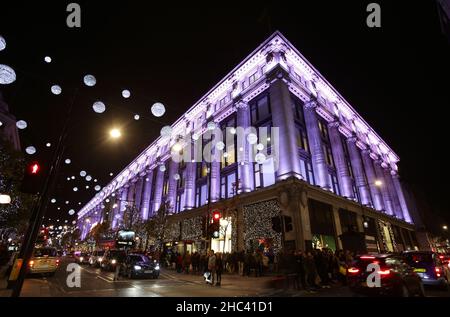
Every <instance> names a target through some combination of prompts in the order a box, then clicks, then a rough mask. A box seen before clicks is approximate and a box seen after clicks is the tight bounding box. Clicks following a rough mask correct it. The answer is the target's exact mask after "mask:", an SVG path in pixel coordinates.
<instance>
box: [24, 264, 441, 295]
mask: <svg viewBox="0 0 450 317" xmlns="http://www.w3.org/2000/svg"><path fill="white" fill-rule="evenodd" d="M72 261H73V259H63V260H62V262H61V265H60V268H59V269H58V270H57V272H56V274H55V275H54V276H52V277H45V276H33V277H30V278H27V279H26V281H25V284H24V291H25V292H24V294H26V296H55V297H103V296H106V297H110V296H113V297H116V296H120V297H126V296H131V297H159V296H174V297H185V296H188V297H194V296H204V297H209V296H214V297H234V296H264V297H265V296H294V297H298V296H300V297H352V296H353V294H352V293H351V291H350V290H349V289H348V288H347V287H343V286H334V287H332V288H331V289H322V290H319V291H318V292H315V293H308V292H306V291H296V290H291V289H290V290H274V289H270V288H267V287H265V284H262V283H261V280H262V279H261V278H254V277H250V278H249V277H239V276H236V275H235V276H227V275H224V277H223V281H222V287H212V286H210V285H206V284H205V283H204V281H203V278H202V277H201V276H193V275H185V274H177V273H175V272H173V271H164V270H163V271H162V272H161V274H160V277H159V278H157V279H151V278H150V279H127V278H123V277H121V278H120V279H119V280H118V281H114V280H113V278H114V273H113V272H104V271H101V270H100V269H99V268H94V267H90V266H88V265H83V266H81V276H80V285H79V286H80V287H76V286H75V287H69V286H68V283H67V280H68V277H69V273H70V272H67V271H66V269H67V266H68V264H70V263H71V262H72ZM69 280H71V279H70V277H69ZM43 290H45V291H43ZM425 292H426V296H429V297H450V291H447V292H444V291H440V290H438V289H435V288H428V287H427V288H425Z"/></svg>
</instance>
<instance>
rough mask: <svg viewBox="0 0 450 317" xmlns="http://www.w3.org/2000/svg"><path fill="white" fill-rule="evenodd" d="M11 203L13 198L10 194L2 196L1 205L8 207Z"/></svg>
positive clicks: (0, 197)
mask: <svg viewBox="0 0 450 317" xmlns="http://www.w3.org/2000/svg"><path fill="white" fill-rule="evenodd" d="M10 203H11V196H9V195H8V194H0V204H2V205H7V204H10Z"/></svg>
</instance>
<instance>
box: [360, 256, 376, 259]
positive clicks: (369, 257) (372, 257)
mask: <svg viewBox="0 0 450 317" xmlns="http://www.w3.org/2000/svg"><path fill="white" fill-rule="evenodd" d="M360 259H363V260H373V259H375V257H374V256H371V255H363V256H362V257H360Z"/></svg>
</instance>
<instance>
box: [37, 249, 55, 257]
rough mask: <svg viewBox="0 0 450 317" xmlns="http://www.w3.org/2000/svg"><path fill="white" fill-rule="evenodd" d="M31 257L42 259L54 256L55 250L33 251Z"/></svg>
mask: <svg viewBox="0 0 450 317" xmlns="http://www.w3.org/2000/svg"><path fill="white" fill-rule="evenodd" d="M33 256H34V257H36V258H38V257H43V256H56V249H34V253H33Z"/></svg>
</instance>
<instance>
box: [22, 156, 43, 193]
mask: <svg viewBox="0 0 450 317" xmlns="http://www.w3.org/2000/svg"><path fill="white" fill-rule="evenodd" d="M42 174H43V173H42V167H41V165H40V164H39V162H37V161H32V162H29V163H28V164H27V165H26V170H25V175H24V177H23V180H22V186H21V188H20V190H21V191H22V192H23V193H28V194H37V193H38V192H39V191H41V190H42V186H43V180H44V177H43V175H42Z"/></svg>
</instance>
